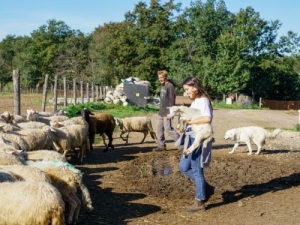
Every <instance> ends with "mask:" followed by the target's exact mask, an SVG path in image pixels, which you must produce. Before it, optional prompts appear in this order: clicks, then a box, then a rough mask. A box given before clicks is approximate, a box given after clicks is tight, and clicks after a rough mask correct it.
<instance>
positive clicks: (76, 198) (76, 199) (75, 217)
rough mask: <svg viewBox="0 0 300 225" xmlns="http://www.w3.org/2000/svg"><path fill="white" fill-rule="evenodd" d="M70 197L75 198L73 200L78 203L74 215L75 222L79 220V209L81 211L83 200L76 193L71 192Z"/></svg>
mask: <svg viewBox="0 0 300 225" xmlns="http://www.w3.org/2000/svg"><path fill="white" fill-rule="evenodd" d="M70 197H71V198H72V199H73V201H75V202H76V205H77V206H76V209H75V212H74V216H73V218H74V220H73V222H77V221H78V217H79V211H80V208H81V201H80V199H79V198H78V197H77V196H76V195H75V194H74V193H71V194H70Z"/></svg>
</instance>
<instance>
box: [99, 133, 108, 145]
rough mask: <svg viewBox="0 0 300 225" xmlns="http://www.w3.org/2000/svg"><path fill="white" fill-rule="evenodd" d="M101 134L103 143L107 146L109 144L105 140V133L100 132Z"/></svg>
mask: <svg viewBox="0 0 300 225" xmlns="http://www.w3.org/2000/svg"><path fill="white" fill-rule="evenodd" d="M100 136H101V137H102V140H103V144H104V145H105V147H107V144H106V141H105V135H104V133H102V134H100Z"/></svg>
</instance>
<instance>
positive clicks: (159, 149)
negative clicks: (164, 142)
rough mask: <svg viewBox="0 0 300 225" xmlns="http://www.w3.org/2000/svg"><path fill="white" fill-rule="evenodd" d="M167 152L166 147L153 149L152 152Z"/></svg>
mask: <svg viewBox="0 0 300 225" xmlns="http://www.w3.org/2000/svg"><path fill="white" fill-rule="evenodd" d="M165 150H167V149H166V147H156V148H153V149H152V151H154V152H155V151H165Z"/></svg>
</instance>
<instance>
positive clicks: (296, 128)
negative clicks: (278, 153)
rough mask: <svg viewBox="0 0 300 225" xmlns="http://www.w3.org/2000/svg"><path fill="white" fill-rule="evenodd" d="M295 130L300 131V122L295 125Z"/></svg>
mask: <svg viewBox="0 0 300 225" xmlns="http://www.w3.org/2000/svg"><path fill="white" fill-rule="evenodd" d="M294 131H297V132H300V124H299V123H297V124H295V125H294Z"/></svg>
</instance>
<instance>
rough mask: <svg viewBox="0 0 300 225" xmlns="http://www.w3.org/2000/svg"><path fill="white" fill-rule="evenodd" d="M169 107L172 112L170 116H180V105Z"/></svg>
mask: <svg viewBox="0 0 300 225" xmlns="http://www.w3.org/2000/svg"><path fill="white" fill-rule="evenodd" d="M167 109H169V111H170V113H169V115H170V117H172V118H173V117H174V116H179V115H180V112H181V110H180V107H179V106H172V107H167Z"/></svg>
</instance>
